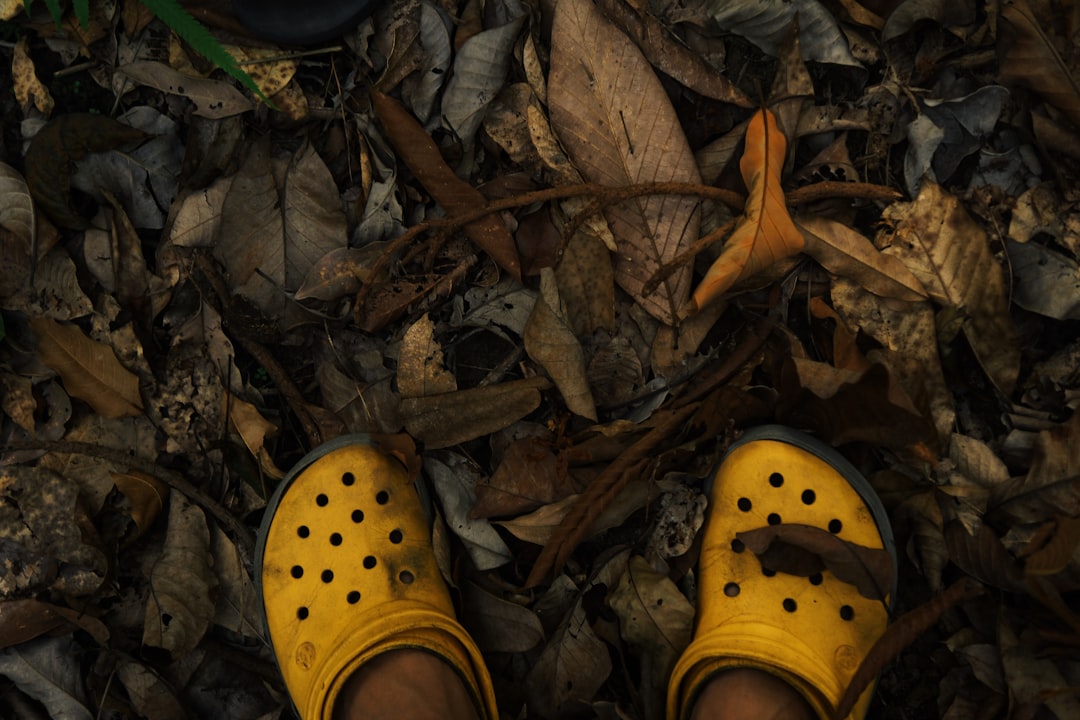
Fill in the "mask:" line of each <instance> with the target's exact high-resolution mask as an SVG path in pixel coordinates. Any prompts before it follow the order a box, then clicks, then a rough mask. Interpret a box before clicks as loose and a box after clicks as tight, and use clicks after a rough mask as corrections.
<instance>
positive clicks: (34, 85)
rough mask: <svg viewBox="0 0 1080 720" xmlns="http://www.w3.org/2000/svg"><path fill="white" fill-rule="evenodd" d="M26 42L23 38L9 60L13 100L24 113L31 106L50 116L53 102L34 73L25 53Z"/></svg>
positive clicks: (32, 65) (30, 61)
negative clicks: (13, 85)
mask: <svg viewBox="0 0 1080 720" xmlns="http://www.w3.org/2000/svg"><path fill="white" fill-rule="evenodd" d="M27 48H28V41H27V39H26V37H23V39H22V40H20V41H19V42H18V43H17V44H16V45H15V53H14V55H13V56H12V58H11V76H12V81H13V82H14V84H15V100H16V101H17V102H18V103H19V108H20V109H21V110H22V111H23V112H24V113H25V112H26V111H27V110H28V109H29V108H30V106H31V105H33V106H34V107H36V108H37V109H38V111H39V112H40V113H41V114H43V115H45V116H49V115H51V114H52V111H53V107H54V105H55V104H56V103H54V102H53V98H52V95H51V94H49V89H48V88H47V87H45V86H44V85H42V84H41V80H39V79H38V76H37V73H35V72H34V61H33V60H31V59H30V54H29V53H28V52H27Z"/></svg>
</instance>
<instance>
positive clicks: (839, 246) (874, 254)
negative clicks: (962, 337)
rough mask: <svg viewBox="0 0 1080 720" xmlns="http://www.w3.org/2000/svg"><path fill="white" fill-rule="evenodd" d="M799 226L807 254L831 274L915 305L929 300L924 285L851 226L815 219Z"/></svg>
mask: <svg viewBox="0 0 1080 720" xmlns="http://www.w3.org/2000/svg"><path fill="white" fill-rule="evenodd" d="M795 226H796V227H798V228H799V231H800V232H801V233H802V235H803V238H804V239H805V240H806V249H805V252H806V254H807V255H809V256H810V257H812V258H814V259H815V260H817V261H818V262H819V263H821V265H822V267H824V268H825V269H826V270H828V271H829V272H831V273H834V274H836V275H843V276H844V277H846V278H848V279H849V280H854V281H855V282H857V283H859V285H861V286H862V287H864V288H866V289H867V290H869V291H870V292H872V293H874V294H875V295H880V296H882V297H892V298H897V299H898V300H909V301H913V302H916V301H919V300H922V299H923V298H925V297H926V290H924V289H923V286H922V283H921V282H919V279H918V278H916V277H915V276H914V275H913V274H912V273H911V271H910V270H908V269H907V267H906V266H905V265H904V263H902V262H900V260H899V259H898V258H895V257H893V256H891V255H883V254H882V253H880V252H878V250H877V248H875V247H874V244H873V243H872V242H870V240H869V239H867V238H866V237H864V236H863V235H862V234H860V233H859V232H857V231H855V230H854V229H852V228H850V227H848V226H847V225H843V224H841V223H838V222H836V221H835V220H829V219H828V218H824V217H820V216H817V215H811V216H808V217H800V218H799V220H798V222H796V223H795Z"/></svg>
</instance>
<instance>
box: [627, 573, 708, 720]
mask: <svg viewBox="0 0 1080 720" xmlns="http://www.w3.org/2000/svg"><path fill="white" fill-rule="evenodd" d="M608 605H609V606H610V607H611V609H612V611H613V612H614V613H615V615H616V616H617V617H618V618H619V636H620V637H622V639H623V640H625V641H626V643H627V644H628V645H630V646H631V647H634V648H637V649H638V650H639V651H640V652H641V653H642V664H643V671H644V672H643V677H642V686H643V687H642V688H641V691H642V695H643V696H644V697H643V700H644V702H645V704H646V707H651V708H652V709H653V711H654V712H656V711H658V710H660V709H661V708H663V705H664V697H665V695H666V691H667V680H668V677H669V675H670V674H671V669H672V668H673V667H674V666H675V661H676V660H678V658H679V655H680V654H682V651H683V650H685V649H686V646H687V645H689V644H690V638H691V635H692V632H693V625H694V606H693V605H692V604H690V601H689V600H687V599H686V596H685V595H683V594H682V592H680V591H679V588H678V587H676V586H675V583H674V582H672V581H671V579H670V578H668V576H667V574H666V573H661V572H657V571H656V570H655V569H653V568H652V567H650V566H649V563H648V562H647V561H646V560H645V558H643V557H641V556H640V555H634V556H632V557H631V558H630V560H629V562H628V563H627V568H626V571H625V572H624V573H623V576H622V577H621V578H620V579H619V584H618V585H616V586H615V589H614V590H613V591H612V592H611V593H610V594H609V595H608Z"/></svg>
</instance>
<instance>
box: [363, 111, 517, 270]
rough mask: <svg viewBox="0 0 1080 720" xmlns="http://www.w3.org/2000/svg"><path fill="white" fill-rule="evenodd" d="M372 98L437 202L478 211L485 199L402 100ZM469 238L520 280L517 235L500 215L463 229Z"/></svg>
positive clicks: (454, 209)
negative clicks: (446, 157) (453, 166)
mask: <svg viewBox="0 0 1080 720" xmlns="http://www.w3.org/2000/svg"><path fill="white" fill-rule="evenodd" d="M371 101H372V104H373V105H374V108H375V112H376V114H377V115H378V116H379V120H380V121H381V122H382V126H383V130H384V131H385V132H386V135H387V137H388V138H389V140H390V142H391V143H392V144H393V146H394V149H395V150H397V152H398V154H399V155H400V156H401V159H402V160H403V161H404V162H405V164H406V165H408V167H409V169H410V170H411V171H412V173H413V175H415V176H416V178H417V179H418V180H419V181H420V184H421V185H423V186H424V189H425V190H427V191H428V192H429V193H431V196H432V197H433V198H435V201H436V202H437V203H439V204H440V205H441V206H442V207H443V208H444V209H445V210H446V212H447V214H448V215H450V216H453V215H456V214H461V213H464V212H469V211H472V210H475V209H476V208H477V206H480V205H484V204H485V202H486V200H485V199H484V196H483V195H482V194H481V193H480V191H479V190H477V189H476V188H474V187H473V186H471V185H469V184H468V183H466V182H465V181H463V180H461V179H460V178H459V177H458V176H457V175H455V174H454V171H453V170H452V169H451V168H450V166H449V165H447V164H446V161H444V160H443V158H442V155H441V154H440V153H439V147H438V146H437V145H436V144H435V141H433V140H432V139H431V136H429V135H428V134H427V133H426V132H425V131H424V128H423V127H422V126H421V125H420V123H419V122H417V120H416V118H415V117H413V116H412V114H410V113H409V111H408V110H406V109H405V107H404V106H402V105H401V103H400V102H398V101H397V100H395V99H393V98H391V97H390V96H388V95H384V94H383V93H380V92H377V91H373V92H372V93H371ZM464 230H465V234H466V235H468V236H469V239H470V240H472V241H473V242H474V243H476V245H477V247H479V248H480V249H481V250H483V251H484V252H486V253H487V254H488V255H490V256H491V258H492V260H494V261H495V262H496V263H498V264H499V266H500V267H502V268H503V269H504V270H506V271H507V272H509V273H510V274H511V275H512V276H513V277H515V278H518V279H521V260H520V258H518V253H517V246H515V245H514V237H513V235H511V234H510V231H509V230H508V229H507V228H506V223H505V222H503V220H502V218H500V217H499V216H498V215H485V216H484V217H482V218H480V219H479V220H474V221H473V222H471V223H469V224H468V225H466V226H465V228H464Z"/></svg>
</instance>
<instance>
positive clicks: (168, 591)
mask: <svg viewBox="0 0 1080 720" xmlns="http://www.w3.org/2000/svg"><path fill="white" fill-rule="evenodd" d="M216 586H217V578H216V577H215V576H214V570H213V568H212V567H211V560H210V530H209V529H208V528H207V525H206V516H205V515H203V511H202V510H200V509H199V508H198V507H196V506H194V505H192V504H191V502H190V501H189V500H188V499H187V498H186V497H184V496H183V495H180V494H176V495H173V497H172V498H171V500H170V507H169V528H168V531H167V534H166V536H165V547H164V549H163V551H162V553H161V556H160V557H159V558H158V560H157V562H156V563H154V566H153V571H152V573H151V575H150V588H151V592H150V595H149V597H148V598H147V602H146V622H145V625H144V626H143V644H144V645H150V646H151V647H158V648H163V649H165V650H168V651H169V653H171V655H172V657H174V658H178V657H182V656H183V655H184V654H185V653H186V652H188V651H190V650H191V649H192V648H194V647H195V646H196V645H198V644H199V641H201V640H202V637H203V635H204V634H205V633H206V631H207V629H209V627H210V621H211V620H213V619H214V601H213V598H212V593H213V591H214V588H215V587H216Z"/></svg>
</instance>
